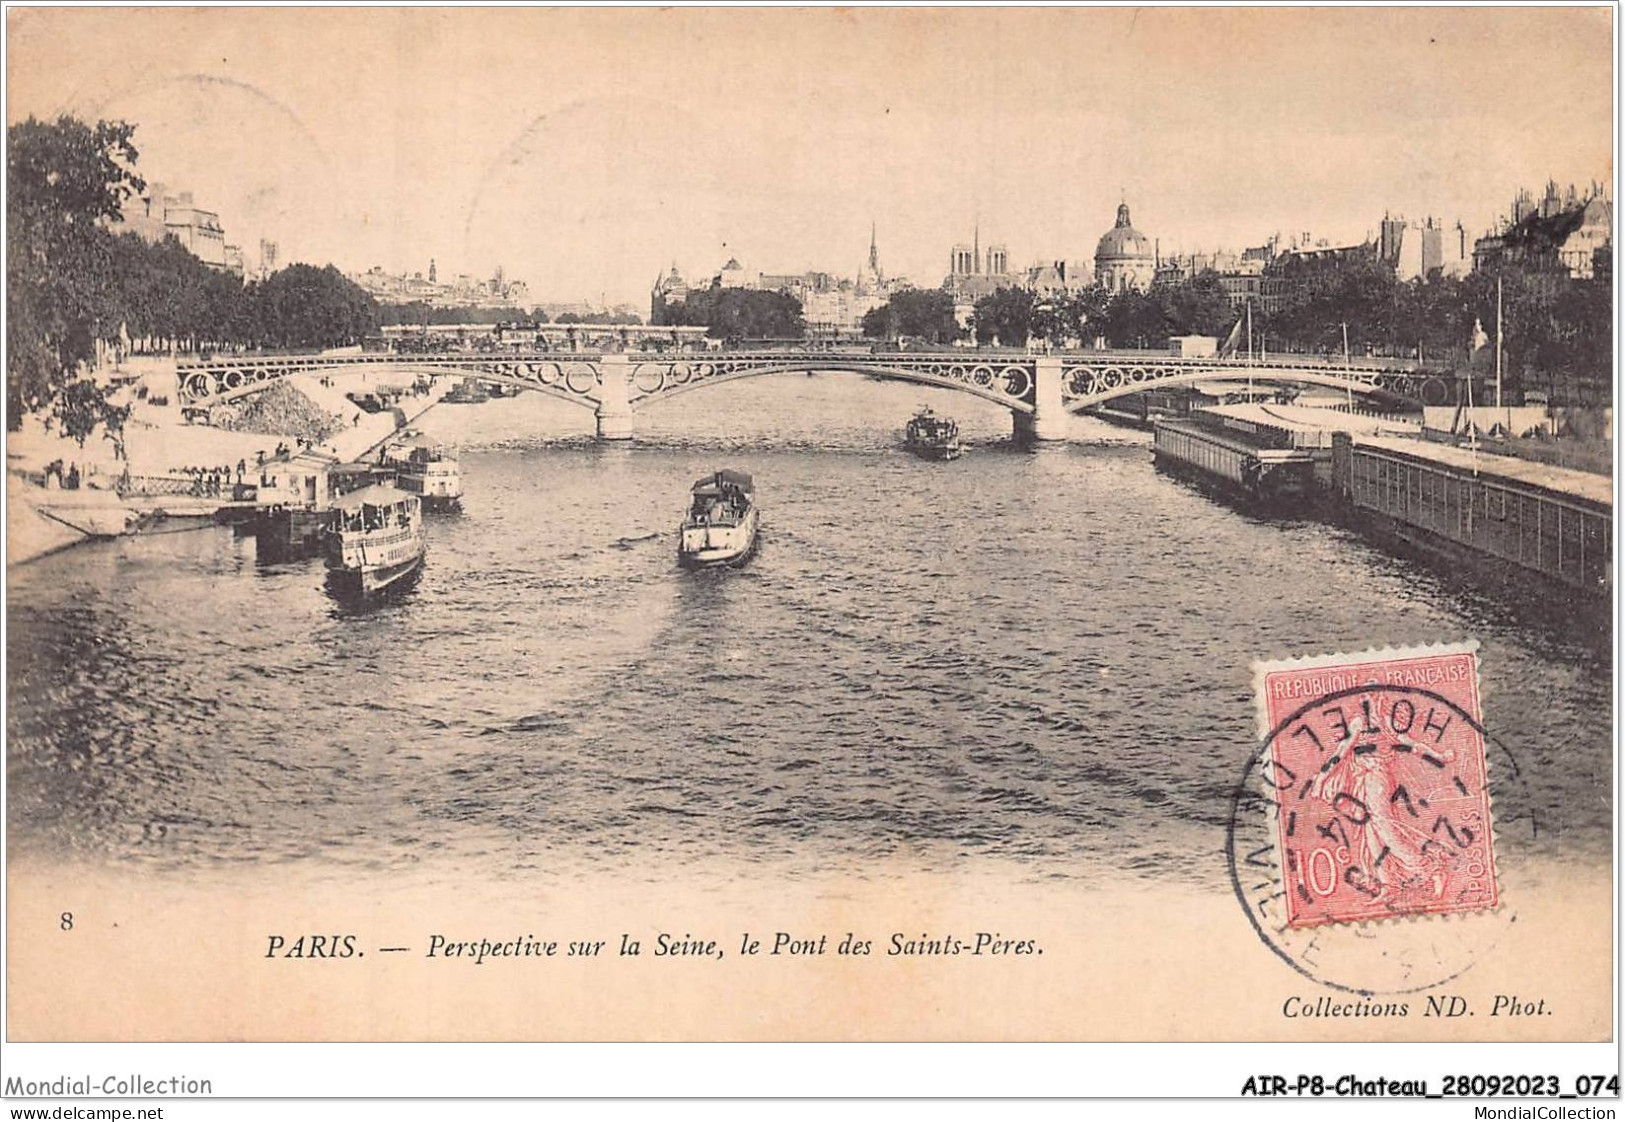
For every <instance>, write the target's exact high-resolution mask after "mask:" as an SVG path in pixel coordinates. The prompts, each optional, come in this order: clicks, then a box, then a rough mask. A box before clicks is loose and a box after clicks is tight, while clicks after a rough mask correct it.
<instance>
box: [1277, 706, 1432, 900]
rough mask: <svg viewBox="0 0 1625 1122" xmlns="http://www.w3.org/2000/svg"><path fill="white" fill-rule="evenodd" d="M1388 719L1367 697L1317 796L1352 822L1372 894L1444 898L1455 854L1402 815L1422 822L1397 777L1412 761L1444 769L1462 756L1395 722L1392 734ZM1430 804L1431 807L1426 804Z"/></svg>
mask: <svg viewBox="0 0 1625 1122" xmlns="http://www.w3.org/2000/svg"><path fill="white" fill-rule="evenodd" d="M1381 713H1382V708H1381V701H1380V699H1379V698H1378V697H1376V696H1374V695H1372V694H1362V695H1361V697H1360V708H1359V712H1357V713H1356V714H1355V716H1354V719H1353V720H1352V721H1351V722H1350V723H1349V724H1348V726H1347V728H1348V733H1347V735H1346V736H1344V737H1343V738H1342V739H1341V740H1339V741H1338V742H1337V744H1336V746H1335V747H1334V748H1333V750H1332V759H1333V760H1334V761H1336V762H1335V763H1333V764H1332V766H1331V767H1329V768H1327V769H1326V770H1325V771H1323V772H1320V773H1318V774H1317V775H1316V776H1315V777H1314V779H1313V780H1312V781H1311V783H1310V788H1309V793H1310V795H1311V796H1312V797H1314V798H1318V799H1322V800H1324V801H1325V802H1326V803H1328V804H1329V805H1330V806H1331V808H1332V810H1333V811H1334V812H1335V813H1337V814H1338V815H1339V816H1340V818H1341V820H1342V821H1343V822H1344V823H1347V825H1348V832H1349V834H1350V835H1351V836H1350V837H1349V850H1350V852H1351V855H1352V856H1353V857H1354V859H1355V862H1356V866H1357V867H1358V869H1359V870H1360V876H1361V877H1362V878H1363V880H1364V889H1363V890H1364V891H1366V892H1368V893H1371V894H1372V895H1374V896H1376V897H1378V898H1382V899H1388V898H1390V897H1392V896H1394V895H1398V894H1401V893H1402V892H1403V890H1406V889H1409V890H1412V891H1415V890H1416V889H1419V888H1422V887H1423V886H1426V887H1427V888H1428V889H1430V890H1431V891H1432V894H1433V895H1434V897H1436V898H1437V897H1441V896H1443V895H1444V891H1445V887H1446V885H1447V884H1448V883H1449V870H1450V868H1451V864H1452V862H1451V857H1450V853H1449V851H1448V850H1447V849H1445V847H1444V846H1441V845H1440V844H1438V843H1437V842H1436V841H1434V840H1433V839H1432V838H1431V837H1429V836H1428V834H1427V832H1426V831H1424V830H1421V829H1419V828H1417V827H1416V826H1413V825H1411V824H1410V823H1409V822H1406V821H1405V820H1404V819H1403V818H1402V817H1401V816H1402V815H1406V814H1408V815H1409V816H1410V817H1416V816H1417V811H1416V808H1415V806H1413V805H1412V795H1411V793H1410V792H1409V791H1407V790H1406V788H1405V785H1404V784H1403V783H1402V782H1400V781H1398V780H1397V779H1396V777H1395V772H1396V770H1397V769H1398V767H1399V764H1400V761H1401V759H1402V758H1403V757H1404V756H1409V757H1410V758H1412V759H1427V758H1430V757H1431V759H1432V760H1433V761H1437V763H1438V764H1441V765H1442V764H1446V763H1450V762H1451V761H1453V760H1454V759H1455V753H1454V751H1453V750H1452V749H1450V748H1448V747H1446V746H1445V745H1442V744H1441V745H1435V746H1432V747H1423V746H1422V745H1421V744H1418V743H1417V742H1416V741H1414V740H1412V739H1411V738H1410V737H1409V736H1407V735H1405V734H1404V733H1401V732H1398V731H1397V730H1395V729H1394V728H1393V727H1392V722H1391V721H1390V723H1389V727H1387V728H1384V727H1383V721H1382V717H1381ZM1422 805H1423V806H1424V807H1425V806H1426V805H1427V802H1426V800H1425V799H1424V800H1422ZM1353 871H1354V870H1353V869H1352V868H1351V869H1350V872H1351V873H1353ZM1351 883H1352V881H1351ZM1357 887H1358V886H1357Z"/></svg>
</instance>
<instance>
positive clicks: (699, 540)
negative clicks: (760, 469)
mask: <svg viewBox="0 0 1625 1122" xmlns="http://www.w3.org/2000/svg"><path fill="white" fill-rule="evenodd" d="M691 497H692V501H691V503H690V504H689V509H688V515H687V516H686V517H685V518H684V519H683V526H682V529H681V530H680V531H679V532H678V540H677V560H678V561H679V562H680V563H681V564H683V565H685V566H687V567H689V568H695V569H704V568H712V567H714V566H718V565H740V564H743V563H744V562H745V561H747V560H749V558H750V555H751V554H752V553H753V552H755V550H756V531H757V528H758V524H759V522H760V516H759V515H758V513H757V510H756V501H755V492H754V489H753V484H752V481H751V477H750V476H748V475H746V474H745V473H744V472H742V471H732V470H729V469H723V470H722V471H719V472H716V473H714V474H712V475H708V476H706V477H705V478H704V479H701V480H698V481H696V482H695V484H694V487H693V489H692V492H691Z"/></svg>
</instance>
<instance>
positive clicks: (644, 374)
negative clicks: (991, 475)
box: [627, 351, 1037, 413]
mask: <svg viewBox="0 0 1625 1122" xmlns="http://www.w3.org/2000/svg"><path fill="white" fill-rule="evenodd" d="M627 359H628V361H629V362H630V364H631V367H632V385H631V392H630V393H629V395H628V398H629V401H630V403H631V404H632V405H633V406H637V405H639V404H642V403H644V402H648V401H654V400H658V399H660V398H664V397H670V396H672V395H673V394H677V393H681V392H684V391H686V390H691V389H698V388H699V387H701V386H705V385H712V384H715V383H718V382H728V381H733V380H734V379H737V378H752V377H757V376H760V375H764V374H799V373H807V372H816V373H824V372H832V373H852V374H864V375H867V376H869V377H873V378H884V379H887V380H896V381H905V382H915V383H918V384H921V385H930V386H942V387H944V388H946V389H955V390H962V391H964V392H966V393H971V394H975V395H976V396H977V397H980V398H984V399H986V400H988V401H992V402H996V403H997V404H999V405H1003V406H1005V407H1006V408H1008V409H1010V410H1012V411H1014V412H1017V413H1031V412H1032V411H1033V387H1034V383H1035V380H1036V376H1037V370H1036V363H1035V362H1034V360H1033V359H1030V358H1022V357H999V358H993V359H988V358H978V357H977V356H975V355H971V356H967V355H965V354H962V353H961V354H953V353H948V354H904V353H878V354H876V353H868V354H865V353H861V352H855V353H845V352H830V351H805V352H799V351H798V352H784V351H759V352H753V351H739V352H725V353H723V354H720V355H677V356H661V357H657V358H651V357H644V356H638V355H628V356H627Z"/></svg>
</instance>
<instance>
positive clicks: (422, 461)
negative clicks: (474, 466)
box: [379, 429, 463, 511]
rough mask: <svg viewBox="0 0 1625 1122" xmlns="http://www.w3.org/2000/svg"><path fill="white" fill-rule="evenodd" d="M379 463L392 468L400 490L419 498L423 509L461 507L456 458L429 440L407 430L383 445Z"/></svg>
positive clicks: (460, 481)
mask: <svg viewBox="0 0 1625 1122" xmlns="http://www.w3.org/2000/svg"><path fill="white" fill-rule="evenodd" d="M379 462H380V463H382V464H383V465H384V466H385V467H388V468H393V469H394V471H395V475H396V478H397V480H398V486H399V487H400V489H401V490H403V491H410V492H411V493H412V494H414V495H416V496H417V497H418V498H420V499H422V500H423V509H424V510H426V511H437V510H456V509H457V508H458V507H460V506H461V505H462V501H463V477H462V472H461V471H460V470H459V469H458V465H457V457H455V456H453V455H451V454H450V453H449V452H447V451H446V449H445V448H444V446H442V445H441V444H440V442H439V441H437V440H435V439H433V438H432V437H428V436H425V435H423V434H422V433H420V432H416V431H414V430H412V429H408V430H406V431H405V432H403V433H401V434H400V436H399V437H397V438H396V439H394V440H392V441H390V442H389V443H388V444H386V445H384V450H383V451H382V452H381V453H380V454H379Z"/></svg>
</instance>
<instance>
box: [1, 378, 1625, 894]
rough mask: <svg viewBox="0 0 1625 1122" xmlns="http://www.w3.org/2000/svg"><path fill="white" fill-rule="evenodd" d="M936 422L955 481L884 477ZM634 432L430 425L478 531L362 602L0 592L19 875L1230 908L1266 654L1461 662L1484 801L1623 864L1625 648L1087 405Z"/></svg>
mask: <svg viewBox="0 0 1625 1122" xmlns="http://www.w3.org/2000/svg"><path fill="white" fill-rule="evenodd" d="M928 400H929V401H931V402H932V403H933V404H934V405H935V406H936V407H937V408H938V409H939V411H941V412H945V413H949V414H951V415H953V416H956V417H957V418H959V420H960V421H961V425H962V428H963V429H964V431H965V434H966V435H967V437H968V438H969V439H970V440H971V441H973V442H974V444H975V447H974V448H973V449H972V450H971V451H970V452H969V453H968V454H967V455H966V456H965V457H964V458H963V459H961V460H959V461H957V462H955V463H952V464H933V463H926V462H922V461H920V460H917V459H915V458H913V457H911V456H909V455H908V454H906V453H905V452H903V451H902V450H901V449H900V447H899V442H900V429H901V426H902V424H903V422H904V421H905V420H906V419H907V417H908V415H909V414H910V413H911V412H912V411H913V409H914V407H915V406H916V405H917V404H919V403H922V402H925V401H928ZM639 424H640V426H641V431H640V434H639V440H638V441H637V442H636V443H635V444H634V445H631V446H616V447H600V446H596V445H594V444H593V442H592V441H591V440H590V439H588V438H587V437H586V436H585V435H584V434H586V433H590V431H591V426H592V418H591V415H590V414H589V413H588V412H586V411H585V410H580V409H577V408H575V407H573V406H570V405H568V404H564V403H560V402H555V401H551V400H548V399H543V398H539V397H537V396H535V395H528V396H523V397H520V398H517V399H506V400H498V401H494V402H491V403H489V404H486V405H480V406H441V407H439V408H438V409H436V410H434V411H433V412H431V413H430V414H429V415H428V416H427V417H425V418H424V422H423V425H424V427H425V428H427V429H429V430H430V431H431V432H434V433H436V434H437V435H439V436H441V437H443V438H444V439H446V440H447V441H448V442H450V443H452V444H453V445H454V446H456V447H457V448H458V449H459V450H460V454H461V457H462V464H463V471H464V476H465V486H466V492H467V493H466V499H465V506H466V509H465V512H464V513H463V514H462V515H461V516H450V517H444V518H433V517H432V518H431V519H430V522H429V529H428V533H429V539H430V541H429V556H428V561H427V565H426V568H425V570H424V572H423V575H422V578H421V580H420V581H419V582H418V583H417V585H416V586H415V587H414V588H413V589H411V590H410V591H409V592H407V593H406V594H405V595H403V596H401V597H399V598H398V599H397V600H396V601H394V602H391V603H388V604H386V605H384V606H382V607H379V608H377V609H376V610H372V611H368V612H365V613H356V612H353V611H346V610H345V609H343V608H342V607H341V606H340V605H338V604H337V603H336V602H335V601H334V600H332V599H331V598H330V597H329V596H328V594H327V592H326V591H325V588H324V582H323V570H322V567H321V563H320V561H319V560H315V561H310V562H304V563H296V564H284V565H274V566H273V565H261V564H259V563H257V562H256V557H255V546H254V541H253V539H252V538H244V537H237V536H234V534H233V532H232V531H231V530H229V529H223V528H208V529H202V530H195V531H191V532H184V533H173V534H164V535H153V536H148V537H142V538H132V539H125V540H122V541H119V542H117V543H111V544H106V545H96V546H87V547H83V548H79V549H75V550H70V551H68V552H66V553H63V554H59V555H56V556H54V557H49V558H46V559H44V560H42V561H39V562H37V563H34V564H31V565H28V566H25V567H22V568H20V569H18V570H17V571H15V572H13V573H12V574H10V577H9V585H10V610H9V635H8V648H9V654H10V664H9V674H8V690H9V698H10V706H9V710H8V717H7V729H8V732H9V747H8V756H7V767H8V774H9V782H10V801H9V804H8V808H7V812H8V815H9V823H10V829H11V844H12V848H13V852H14V853H17V854H20V855H26V856H31V857H39V858H41V859H55V858H65V859H74V860H89V861H92V862H95V863H98V864H110V865H113V866H115V867H117V866H125V867H129V866H140V867H148V868H168V869H181V868H198V867H203V866H221V867H230V866H244V865H249V866H251V865H256V864H263V865H268V864H277V865H289V864H292V865H296V866H299V867H310V866H321V867H323V868H328V869H340V870H342V869H353V870H372V871H382V872H386V873H395V872H398V871H405V870H407V869H412V868H419V869H429V868H431V867H434V866H435V865H436V863H440V865H439V867H440V868H442V869H444V870H446V871H447V873H448V875H454V874H455V871H457V870H467V869H471V868H476V867H477V868H480V869H482V870H483V871H484V872H485V873H486V874H488V875H490V876H493V877H498V878H500V877H503V876H507V875H520V874H522V873H523V872H524V871H526V870H559V869H570V868H577V867H581V868H586V867H593V866H597V865H606V864H613V865H619V866H627V865H635V864H637V863H640V862H643V861H644V860H645V859H649V860H650V862H651V866H652V864H653V859H654V858H656V857H658V858H659V859H660V861H661V863H666V862H676V863H678V864H684V863H692V862H700V861H705V860H713V859H722V860H727V861H736V862H746V863H751V862H762V863H764V865H766V864H771V865H774V866H779V867H789V868H802V869H806V870H808V871H814V870H823V869H830V868H840V867H848V866H851V867H861V864H862V863H863V862H865V861H868V860H887V861H899V860H900V861H904V862H913V863H917V864H919V865H920V866H921V867H943V866H947V865H950V864H951V863H954V862H964V861H966V860H975V859H976V858H977V856H978V855H988V856H990V857H996V858H1001V859H1004V860H1007V861H1013V862H1018V863H1021V864H1023V865H1025V866H1026V867H1028V868H1030V869H1031V870H1032V872H1033V875H1034V876H1035V877H1045V878H1049V877H1066V878H1072V877H1076V878H1089V877H1092V876H1122V875H1127V876H1151V875H1155V876H1168V877H1175V878H1185V877H1187V876H1188V877H1189V878H1191V879H1193V880H1194V879H1201V880H1204V881H1209V882H1211V880H1212V874H1213V869H1214V863H1215V862H1216V861H1218V860H1220V856H1219V855H1220V853H1221V852H1222V850H1223V847H1224V830H1225V820H1226V817H1227V813H1228V808H1229V798H1230V792H1231V790H1232V787H1233V785H1234V784H1235V783H1236V782H1237V780H1238V779H1239V777H1240V775H1241V771H1242V768H1243V764H1244V762H1245V760H1246V758H1247V756H1248V754H1249V753H1250V752H1252V751H1253V748H1254V734H1255V729H1254V720H1255V718H1254V703H1253V699H1252V696H1251V672H1250V668H1249V664H1250V662H1251V661H1252V660H1253V659H1254V658H1257V657H1271V656H1281V655H1286V654H1306V653H1325V652H1331V651H1336V650H1344V651H1353V650H1362V649H1365V648H1368V647H1371V646H1380V645H1383V644H1411V643H1419V642H1431V641H1445V640H1456V639H1465V638H1473V639H1477V640H1478V641H1479V643H1480V644H1481V651H1480V654H1481V658H1482V666H1483V669H1482V673H1483V682H1484V694H1485V708H1486V724H1487V726H1488V727H1489V729H1490V730H1491V732H1492V733H1493V734H1494V735H1495V736H1496V737H1497V738H1498V739H1499V740H1500V741H1502V742H1503V743H1504V744H1506V745H1507V746H1509V747H1513V748H1514V749H1515V751H1516V758H1517V761H1518V763H1519V765H1520V770H1521V779H1522V780H1523V783H1522V784H1521V785H1519V786H1516V787H1510V788H1507V789H1505V790H1503V791H1499V792H1497V795H1496V798H1497V803H1496V813H1497V817H1498V818H1500V817H1504V816H1513V815H1521V814H1533V815H1534V816H1535V817H1536V818H1537V820H1538V824H1539V830H1538V833H1537V834H1536V838H1535V840H1534V841H1533V842H1531V843H1530V845H1532V846H1534V847H1536V848H1537V849H1538V850H1539V852H1540V854H1541V855H1544V856H1554V857H1558V858H1560V859H1564V860H1569V859H1574V860H1587V861H1591V860H1598V861H1600V860H1604V859H1606V855H1607V852H1608V844H1609V843H1608V827H1609V821H1610V811H1611V808H1610V806H1609V795H1608V792H1609V790H1610V788H1611V780H1612V776H1611V772H1610V770H1609V769H1610V739H1611V737H1610V728H1611V723H1610V716H1609V697H1610V694H1609V679H1610V663H1609V655H1608V653H1607V649H1606V643H1605V642H1604V641H1603V640H1600V639H1598V638H1597V637H1596V636H1595V635H1590V636H1588V635H1586V634H1584V633H1583V631H1581V630H1578V629H1576V628H1574V627H1573V626H1572V625H1571V623H1570V622H1568V621H1565V620H1563V619H1561V618H1560V617H1554V616H1553V614H1552V613H1551V612H1550V610H1549V609H1548V608H1547V607H1546V606H1545V605H1543V604H1542V603H1540V602H1538V601H1535V600H1531V601H1529V602H1512V603H1508V602H1507V601H1506V599H1505V598H1504V597H1500V598H1494V597H1491V596H1490V594H1488V593H1486V592H1483V591H1480V590H1478V589H1477V588H1476V587H1475V586H1474V585H1473V584H1472V583H1470V582H1468V581H1465V580H1461V579H1458V578H1457V577H1455V576H1453V575H1452V574H1450V573H1448V572H1444V571H1442V570H1439V569H1437V568H1430V567H1424V566H1422V565H1420V564H1418V563H1415V562H1412V561H1407V560H1403V559H1400V558H1398V557H1396V556H1393V555H1391V554H1389V553H1386V552H1384V551H1383V550H1381V549H1379V548H1377V547H1376V546H1374V545H1371V544H1368V543H1366V542H1365V541H1364V540H1363V539H1361V538H1360V537H1359V536H1357V535H1355V534H1352V533H1350V532H1348V531H1344V530H1340V529H1334V528H1331V527H1328V526H1325V525H1322V524H1320V523H1317V522H1313V521H1292V520H1286V521H1283V520H1270V519H1265V518H1261V517H1257V516H1255V515H1250V514H1248V513H1245V512H1242V511H1239V510H1237V509H1235V508H1233V507H1231V506H1228V505H1225V504H1223V503H1221V502H1218V501H1215V500H1214V499H1212V498H1210V497H1208V496H1206V495H1204V494H1203V493H1201V492H1199V491H1197V490H1195V489H1193V488H1191V487H1190V486H1188V485H1186V484H1184V483H1180V482H1177V481H1174V480H1172V479H1169V478H1167V477H1164V476H1162V475H1159V474H1158V473H1157V472H1156V471H1155V470H1154V469H1153V467H1152V464H1151V456H1150V451H1149V442H1148V437H1147V436H1145V435H1144V434H1141V433H1137V432H1132V431H1128V430H1123V429H1118V428H1115V427H1112V426H1110V425H1108V424H1106V423H1104V422H1099V421H1094V420H1090V419H1079V420H1077V421H1075V422H1073V435H1074V436H1075V437H1076V439H1075V441H1073V442H1071V443H1069V444H1066V445H1064V446H1045V447H1042V448H1039V449H1037V450H1035V451H1024V450H1021V449H1018V448H1015V447H1012V446H1011V445H1010V444H1009V443H1008V436H1009V418H1008V415H1007V414H1006V413H1004V411H1002V410H1000V409H998V408H997V407H994V406H991V405H986V404H984V403H981V402H978V401H974V400H972V399H970V398H968V397H963V396H959V395H954V394H948V393H939V392H937V391H928V390H922V389H918V388H911V387H906V386H897V385H892V384H881V383H875V382H872V381H868V380H865V379H863V378H860V377H856V376H848V375H821V376H818V377H813V378H808V377H801V376H790V377H782V378H777V379H761V380H755V381H750V382H745V383H739V384H735V385H734V386H733V387H732V388H731V389H730V390H728V391H723V390H712V391H706V392H702V393H696V394H691V395H687V396H685V397H682V398H679V399H677V400H675V401H672V402H669V403H666V404H664V405H660V406H656V407H652V408H650V409H649V410H648V411H647V412H645V413H642V414H640V415H639ZM724 466H728V467H735V468H739V469H742V470H745V471H749V472H751V473H753V474H754V475H755V477H756V480H757V488H758V496H759V503H760V505H761V508H762V512H763V544H762V550H761V552H760V554H759V556H758V557H757V558H756V559H755V560H754V562H753V563H752V564H751V565H750V566H749V567H748V568H746V569H743V570H740V571H736V572H721V573H698V574H695V573H688V572H684V571H682V570H680V569H679V568H678V567H677V565H676V563H675V557H674V537H675V534H674V531H675V527H676V524H677V522H678V520H679V518H680V515H681V512H682V509H683V507H684V504H685V499H686V492H687V489H688V486H689V484H690V482H691V481H692V480H693V479H695V478H697V477H699V476H701V475H703V474H707V473H709V472H710V471H712V470H714V469H716V468H718V467H724ZM1597 611H1598V612H1605V611H1606V609H1605V608H1600V607H1599V608H1598V609H1597ZM1520 803H1522V804H1523V805H1520ZM1517 856H1518V855H1516V854H1503V860H1512V859H1516V857H1517Z"/></svg>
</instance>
